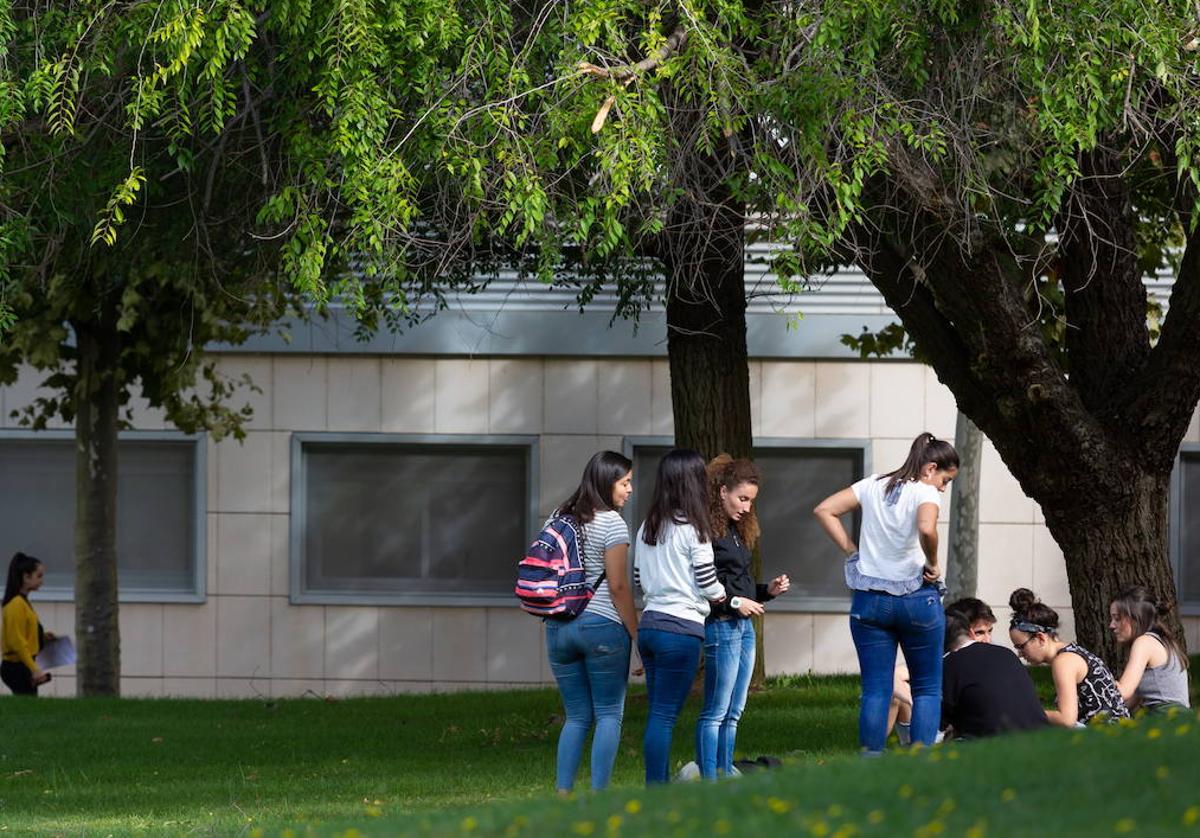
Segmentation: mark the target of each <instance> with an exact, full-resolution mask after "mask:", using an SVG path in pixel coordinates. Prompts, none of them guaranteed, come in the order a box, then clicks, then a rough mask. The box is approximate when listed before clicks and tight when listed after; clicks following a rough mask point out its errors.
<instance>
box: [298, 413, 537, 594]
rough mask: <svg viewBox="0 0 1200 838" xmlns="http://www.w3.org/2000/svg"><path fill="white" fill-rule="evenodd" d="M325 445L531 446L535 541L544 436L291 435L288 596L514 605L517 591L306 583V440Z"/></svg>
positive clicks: (529, 532) (529, 496)
mask: <svg viewBox="0 0 1200 838" xmlns="http://www.w3.org/2000/svg"><path fill="white" fill-rule="evenodd" d="M307 443H317V444H321V445H338V444H344V445H421V446H431V447H444V448H447V449H451V450H453V449H455V448H458V449H463V448H479V447H487V446H504V447H508V448H523V449H524V450H525V471H526V475H527V485H526V508H527V515H526V521H525V538H526V541H530V540H532V538H533V535H534V533H535V532H536V531H537V530H538V529H540V527H539V524H540V523H541V519H540V518H539V517H538V514H537V513H538V501H539V491H540V483H539V471H538V457H539V443H540V437H538V436H536V435H529V434H411V433H386V432H384V433H378V432H340V431H304V432H301V431H296V432H293V433H292V439H291V458H290V462H291V484H292V485H291V492H290V500H289V508H288V600H289V601H290V602H291V603H292V604H293V605H376V606H378V605H386V606H411V607H422V608H442V607H445V608H486V607H497V606H512V605H514V604H515V601H514V597H513V594H511V593H505V594H500V593H497V594H489V593H438V592H425V593H402V592H392V593H366V592H355V591H309V590H306V589H305V573H304V569H305V564H304V563H305V555H304V545H305V537H304V536H305V533H306V531H307V526H308V520H307V517H306V511H305V498H306V490H307V485H308V470H307V467H306V465H305V456H304V446H305V444H307ZM520 558H521V557H520V556H513V580H514V582H515V580H516V578H517V562H518V561H519V560H520Z"/></svg>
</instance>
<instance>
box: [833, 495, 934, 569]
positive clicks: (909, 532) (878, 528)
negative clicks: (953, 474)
mask: <svg viewBox="0 0 1200 838" xmlns="http://www.w3.org/2000/svg"><path fill="white" fill-rule="evenodd" d="M887 484H888V481H887V480H881V479H880V478H879V475H878V474H872V475H871V476H870V477H864V478H863V479H862V480H859V481H858V482H857V483H855V484H854V485H852V486H851V487H850V489H851V490H852V491H853V492H854V497H856V498H858V503H859V505H860V506H862V513H863V514H862V529H861V530H860V532H859V536H858V563H859V570H860V571H861V572H862V573H864V574H866V575H867V576H874V577H876V578H878V579H888V580H892V581H896V582H903V581H907V580H909V579H913V578H915V577H917V576H920V575H921V569H922V568H923V567H924V566H925V553H924V551H923V550H921V542H920V539H919V536H918V533H917V507H919V506H920V505H921V504H923V503H936V504H937V505H938V508H939V509H941V494H942V493H941V492H939V491H938V490H937V489H935V488H934V487H933V486H930V485H929V484H928V483H921V482H920V481H916V480H906V481H904V482H902V483H900V484H899V485H898V486H897V490H896V491H893V493H892V496H891V498H887V497H884V489H886V488H887Z"/></svg>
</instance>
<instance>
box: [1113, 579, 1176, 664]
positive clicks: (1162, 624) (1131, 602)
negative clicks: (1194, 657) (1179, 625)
mask: <svg viewBox="0 0 1200 838" xmlns="http://www.w3.org/2000/svg"><path fill="white" fill-rule="evenodd" d="M1112 604H1113V605H1115V606H1116V607H1117V613H1118V614H1120V615H1121V616H1122V617H1128V618H1129V622H1130V623H1132V624H1133V637H1131V638H1130V640H1129V642H1130V644H1131V645H1132V643H1133V641H1134V640H1136V639H1137V638H1139V637H1141V636H1142V635H1143V634H1146V633H1147V632H1151V631H1152V632H1154V633H1155V634H1156V635H1158V639H1159V640H1161V641H1162V644H1163V646H1165V647H1166V648H1167V653H1168V654H1170V655H1174V656H1175V658H1176V660H1178V661H1179V663H1180V664H1181V665H1182V666H1183V667H1184V668H1187V665H1188V659H1187V655H1185V654H1184V653H1183V649H1181V648H1180V646H1179V639H1178V638H1177V637H1176V636H1175V633H1174V632H1173V631H1171V629H1169V628H1168V627H1167V624H1166V621H1165V620H1164V619H1163V618H1164V617H1166V616H1167V615H1168V614H1170V613H1171V606H1170V604H1169V603H1164V602H1159V601H1158V598H1157V597H1155V596H1154V593H1153V592H1152V591H1151V590H1150V589H1149V588H1144V587H1142V586H1141V585H1134V586H1133V587H1131V588H1126V589H1125V590H1123V591H1121V593H1119V594H1117V596H1116V598H1115V599H1113V601H1112Z"/></svg>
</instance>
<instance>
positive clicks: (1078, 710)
mask: <svg viewBox="0 0 1200 838" xmlns="http://www.w3.org/2000/svg"><path fill="white" fill-rule="evenodd" d="M1008 604H1009V607H1011V608H1012V611H1013V616H1012V622H1011V623H1010V624H1009V627H1008V637H1009V640H1011V641H1012V645H1013V648H1014V649H1015V650H1016V652H1017V654H1018V655H1020V656H1021V657H1023V658H1025V660H1027V661H1029V662H1030V663H1031V664H1034V665H1039V664H1048V665H1049V666H1050V674H1051V675H1052V676H1053V677H1054V690H1055V692H1056V693H1057V700H1056V703H1057V705H1058V706H1057V708H1056V709H1054V710H1047V711H1046V719H1047V720H1048V721H1049V722H1050V724H1052V725H1059V726H1061V727H1075V726H1076V725H1077V724H1087V723H1088V722H1089V721H1091V719H1092V717H1094V716H1097V715H1099V714H1101V713H1105V714H1107V715H1108V719H1109V721H1116V720H1117V719H1128V718H1129V709H1128V708H1127V707H1126V706H1125V702H1124V700H1122V698H1121V693H1120V691H1119V690H1118V689H1117V682H1116V680H1114V679H1113V676H1112V673H1111V672H1109V670H1108V667H1107V666H1105V665H1104V661H1102V660H1100V658H1099V657H1098V656H1096V655H1095V654H1094V653H1092V652H1089V651H1088V650H1087V649H1085V648H1083V647H1082V646H1080V645H1079V644H1078V643H1068V642H1066V641H1065V640H1060V639H1059V637H1058V612H1057V611H1055V610H1054V609H1053V608H1051V607H1050V606H1048V605H1046V604H1044V603H1043V602H1041V601H1040V600H1039V599H1038V598H1037V597H1036V596H1035V595H1034V593H1033V591H1031V590H1029V589H1028V588H1017V589H1016V590H1015V591H1013V592H1012V596H1010V597H1009V598H1008Z"/></svg>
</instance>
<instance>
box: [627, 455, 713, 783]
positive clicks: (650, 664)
mask: <svg viewBox="0 0 1200 838" xmlns="http://www.w3.org/2000/svg"><path fill="white" fill-rule="evenodd" d="M712 541H713V529H712V523H711V522H710V520H709V514H708V485H707V475H706V472H705V468H704V458H703V457H701V456H700V455H699V454H698V453H696V452H695V451H691V450H688V449H675V450H674V451H671V452H669V453H668V454H667V455H666V456H665V457H663V458H662V461H661V462H660V463H659V466H658V475H657V479H656V480H655V484H654V496H653V498H652V499H651V501H650V512H649V513H648V514H647V515H646V520H645V522H644V523H643V524H642V526H641V527H640V528H639V529H638V534H637V539H636V548H635V554H634V563H633V572H634V580H635V582H636V583H637V584H639V585H640V586H641V588H642V593H643V596H644V600H645V607H644V609H643V610H642V619H641V623H640V624H639V626H638V641H637V642H638V652H639V653H640V654H641V657H642V664H643V665H644V666H645V668H646V695H647V698H648V699H649V703H650V713H649V719H648V721H647V723H646V735H645V738H644V740H643V752H644V754H645V760H646V782H647V783H665V782H667V779H668V776H669V772H670V760H671V736H672V734H673V732H674V730H675V722H676V720H677V719H678V718H679V711H680V710H681V709H682V708H683V703H684V702H685V701H686V700H687V696H688V691H689V690H690V689H691V686H692V681H693V680H694V679H695V677H696V670H697V669H698V668H699V662H700V650H701V647H702V646H703V643H704V619H705V618H706V617H707V616H708V612H709V603H710V602H719V601H722V600H724V599H725V588H724V587H722V585H721V583H720V582H718V581H717V570H716V567H715V566H714V565H713V547H712Z"/></svg>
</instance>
